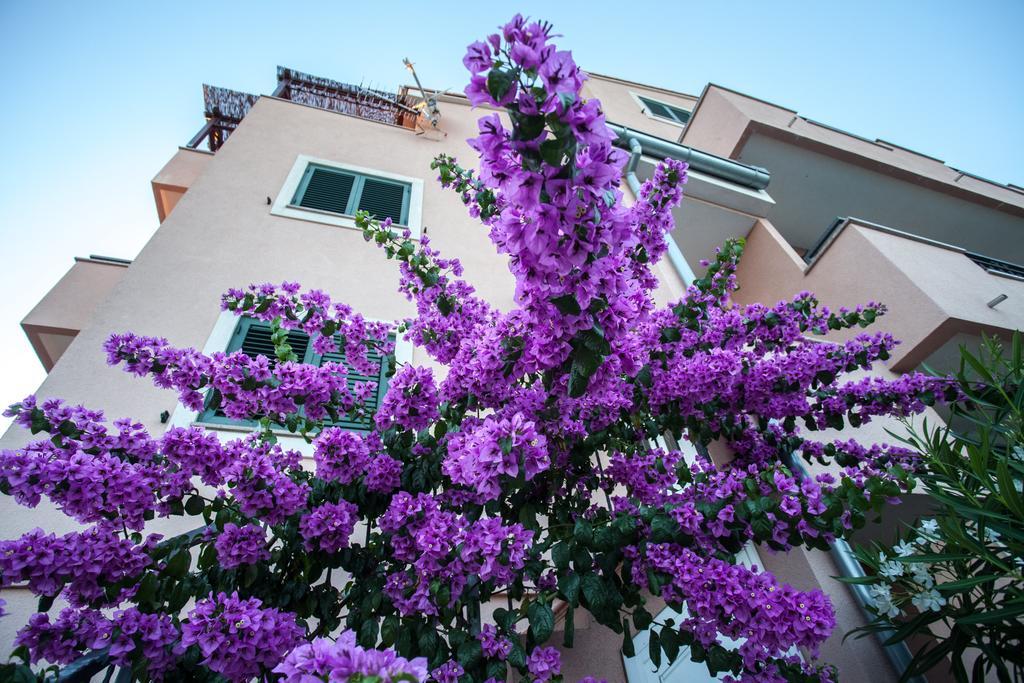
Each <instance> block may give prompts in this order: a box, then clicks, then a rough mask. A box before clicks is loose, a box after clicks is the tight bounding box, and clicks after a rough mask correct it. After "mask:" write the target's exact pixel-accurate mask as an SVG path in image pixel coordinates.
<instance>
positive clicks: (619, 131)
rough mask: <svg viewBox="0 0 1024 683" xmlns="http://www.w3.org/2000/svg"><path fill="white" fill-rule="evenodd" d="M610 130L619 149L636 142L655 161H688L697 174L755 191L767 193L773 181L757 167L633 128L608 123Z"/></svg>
mask: <svg viewBox="0 0 1024 683" xmlns="http://www.w3.org/2000/svg"><path fill="white" fill-rule="evenodd" d="M608 128H610V129H611V131H612V132H613V133H615V135H616V139H615V140H614V142H613V144H614V145H615V146H616V147H626V146H627V145H628V146H629V147H630V149H632V144H631V140H633V139H635V140H636V141H637V142H639V143H640V144H642V145H643V146H644V148H645V149H646V150H647V153H648V154H649V155H651V156H653V157H657V158H659V159H664V158H665V157H671V158H673V159H678V160H679V161H685V162H686V163H688V164H689V165H690V168H691V169H692V170H694V171H699V172H701V173H708V174H710V175H713V176H715V177H717V178H722V179H724V180H728V181H729V182H732V183H735V184H737V185H741V186H743V187H748V188H750V189H752V190H763V189H765V188H766V187H768V182H769V181H770V180H771V174H770V173H769V172H768V171H767V170H766V169H763V168H759V167H757V166H750V165H749V164H744V163H742V162H739V161H735V160H733V159H726V158H724V157H720V156H716V155H714V154H708V153H707V152H702V151H700V150H699V149H694V148H693V147H687V146H686V145H681V144H679V143H677V142H670V141H668V140H663V139H662V138H656V137H654V136H653V135H648V134H647V133H642V132H640V131H638V130H633V129H632V128H626V127H625V126H620V125H618V124H617V123H611V122H608Z"/></svg>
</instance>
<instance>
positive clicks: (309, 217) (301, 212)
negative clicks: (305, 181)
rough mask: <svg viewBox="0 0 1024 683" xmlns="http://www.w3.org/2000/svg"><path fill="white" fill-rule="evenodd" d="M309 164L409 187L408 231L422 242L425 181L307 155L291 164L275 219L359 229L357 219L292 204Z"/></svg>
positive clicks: (276, 201) (275, 205)
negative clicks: (291, 219) (395, 182)
mask: <svg viewBox="0 0 1024 683" xmlns="http://www.w3.org/2000/svg"><path fill="white" fill-rule="evenodd" d="M310 164H313V165H316V166H324V167H326V168H334V169H338V170H339V171H351V172H353V173H359V174H360V175H364V176H370V177H376V178H384V179H385V180H394V181H397V182H400V183H406V184H408V185H409V186H410V190H411V191H410V193H409V224H408V225H407V226H405V227H407V228H409V230H411V231H412V237H413V239H419V237H420V234H421V232H422V230H423V180H422V179H420V178H410V177H409V176H404V175H399V174H397V173H388V172H387V171H380V170H378V169H375V168H365V167H363V166H355V165H353V164H345V163H342V162H340V161H331V160H329V159H318V158H316V157H313V156H309V155H308V154H300V155H298V156H297V157H296V158H295V163H294V164H292V169H291V171H289V172H288V177H287V178H286V179H285V181H284V186H282V187H281V191H280V192H278V193H277V198H276V199H274V202H273V204H272V205H271V207H270V213H271V214H273V215H275V216H283V217H285V218H296V219H298V220H300V221H311V222H313V223H323V224H325V225H333V226H336V227H339V228H350V229H353V230H358V229H359V228H357V227H356V219H355V217H354V216H348V215H344V214H338V213H334V212H332V211H320V210H318V209H309V208H304V207H301V206H299V205H298V204H293V203H292V200H293V199H294V198H295V192H296V191H297V190H298V189H299V184H300V183H301V182H302V176H303V175H304V174H305V173H306V169H307V168H308V167H309V166H310Z"/></svg>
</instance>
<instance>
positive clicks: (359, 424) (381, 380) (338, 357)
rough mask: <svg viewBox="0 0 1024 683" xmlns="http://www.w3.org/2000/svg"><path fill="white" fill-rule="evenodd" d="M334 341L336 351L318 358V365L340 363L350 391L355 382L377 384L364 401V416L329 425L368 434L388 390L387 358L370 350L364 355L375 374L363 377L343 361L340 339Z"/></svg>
mask: <svg viewBox="0 0 1024 683" xmlns="http://www.w3.org/2000/svg"><path fill="white" fill-rule="evenodd" d="M394 340H395V338H394V336H392V337H390V341H394ZM334 341H335V343H337V345H338V351H336V352H333V353H325V354H324V355H323V356H322V357H321V358H320V362H319V364H320V365H323V364H324V363H328V362H330V363H340V364H341V365H344V366H345V368H346V369H347V370H348V376H347V378H346V379H347V381H348V388H349V390H351V389H352V388H353V387H354V386H355V385H356V382H369V381H375V382H377V391H376V393H375V394H374V395H373V396H371V397H370V398H369V399H368V400H367V401H366V415H365V416H363V417H362V418H360V419H357V420H352V419H348V417H344V418H342V419H340V420H338V421H337V422H332V423H330V424H331V425H332V426H334V427H341V428H342V429H349V430H351V431H354V432H356V431H358V432H368V431H370V430H372V429H373V416H374V415H375V414H376V413H377V408H378V407H379V406H380V402H381V401H382V400H383V399H384V394H386V393H387V390H388V367H389V365H388V358H387V357H386V356H384V355H382V354H381V353H380V351H378V350H376V349H371V350H370V351H369V352H368V353H367V354H366V357H367V358H368V359H369V360H370V362H371V363H373V364H374V366H375V367H376V372H374V373H372V374H370V375H363V374H360V373H357V372H356V371H355V370H354V369H353V368H352V366H350V365H349V364H348V362H347V361H346V360H345V349H344V347H343V346H342V342H341V339H340V338H339V337H336V338H335V340H334ZM325 424H327V423H325Z"/></svg>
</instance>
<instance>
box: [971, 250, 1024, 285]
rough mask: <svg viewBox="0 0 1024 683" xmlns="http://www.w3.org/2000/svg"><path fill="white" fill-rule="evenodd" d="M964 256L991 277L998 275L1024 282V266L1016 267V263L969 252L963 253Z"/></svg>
mask: <svg viewBox="0 0 1024 683" xmlns="http://www.w3.org/2000/svg"><path fill="white" fill-rule="evenodd" d="M964 256H966V257H967V258H969V259H971V260H972V261H974V262H975V263H977V264H978V265H979V266H981V267H982V268H984V269H985V270H986V271H988V272H989V273H992V274H993V275H1000V276H1002V277H1009V278H1013V279H1014V280H1021V281H1024V266H1018V265H1017V264H1016V263H1010V262H1008V261H1001V260H999V259H997V258H992V257H991V256H982V255H981V254H975V253H972V252H969V251H965V252H964Z"/></svg>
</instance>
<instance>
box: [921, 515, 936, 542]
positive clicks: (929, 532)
mask: <svg viewBox="0 0 1024 683" xmlns="http://www.w3.org/2000/svg"><path fill="white" fill-rule="evenodd" d="M918 529H919V530H920V532H921V537H922V538H923V539H925V540H928V541H934V540H936V539H937V538H938V536H939V523H938V522H936V521H935V520H934V519H922V520H921V524H920V525H919V526H918Z"/></svg>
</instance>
